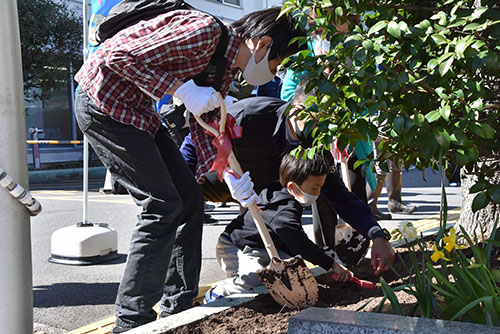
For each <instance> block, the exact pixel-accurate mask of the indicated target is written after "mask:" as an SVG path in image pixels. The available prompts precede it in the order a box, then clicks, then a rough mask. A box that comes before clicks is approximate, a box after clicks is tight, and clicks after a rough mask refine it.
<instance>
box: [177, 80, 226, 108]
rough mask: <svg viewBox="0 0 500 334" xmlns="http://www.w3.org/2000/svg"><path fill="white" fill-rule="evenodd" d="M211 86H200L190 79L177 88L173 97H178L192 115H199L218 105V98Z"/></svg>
mask: <svg viewBox="0 0 500 334" xmlns="http://www.w3.org/2000/svg"><path fill="white" fill-rule="evenodd" d="M213 93H215V89H213V88H212V87H202V86H198V85H196V84H195V83H194V80H193V79H191V80H189V81H188V82H186V83H184V84H183V85H182V86H180V87H179V88H177V90H176V91H175V92H174V97H176V98H178V99H180V100H181V101H182V103H184V105H185V106H186V109H187V110H189V111H190V112H191V113H192V114H193V115H196V116H200V115H202V114H205V113H207V112H209V111H210V110H213V109H215V108H217V107H219V100H217V97H216V96H215V95H214V94H213Z"/></svg>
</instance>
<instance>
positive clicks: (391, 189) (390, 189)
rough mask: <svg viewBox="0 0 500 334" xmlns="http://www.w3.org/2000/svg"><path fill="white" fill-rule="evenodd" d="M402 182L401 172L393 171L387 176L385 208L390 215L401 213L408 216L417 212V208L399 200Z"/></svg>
mask: <svg viewBox="0 0 500 334" xmlns="http://www.w3.org/2000/svg"><path fill="white" fill-rule="evenodd" d="M402 181H403V173H402V172H399V171H395V172H390V173H389V174H388V175H387V180H386V182H387V197H388V198H389V201H388V204H387V208H388V209H389V211H390V212H392V213H403V214H407V215H408V214H412V213H413V212H415V211H417V207H416V206H414V205H407V204H405V203H403V200H402V199H401V188H402V186H403V184H402Z"/></svg>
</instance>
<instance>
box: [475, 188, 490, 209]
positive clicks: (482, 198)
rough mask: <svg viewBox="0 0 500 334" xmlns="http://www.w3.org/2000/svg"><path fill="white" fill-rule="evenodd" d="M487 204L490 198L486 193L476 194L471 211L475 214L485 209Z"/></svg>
mask: <svg viewBox="0 0 500 334" xmlns="http://www.w3.org/2000/svg"><path fill="white" fill-rule="evenodd" d="M489 202H490V197H489V196H488V194H487V193H486V192H480V193H478V194H477V195H476V196H475V197H474V200H473V201H472V211H473V212H477V211H478V210H480V209H483V208H485V207H486V206H487V205H488V203H489Z"/></svg>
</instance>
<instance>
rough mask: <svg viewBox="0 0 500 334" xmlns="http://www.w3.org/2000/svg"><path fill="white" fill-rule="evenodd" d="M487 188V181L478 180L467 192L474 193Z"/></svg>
mask: <svg viewBox="0 0 500 334" xmlns="http://www.w3.org/2000/svg"><path fill="white" fill-rule="evenodd" d="M487 188H488V183H487V182H484V181H479V182H477V183H476V184H475V185H473V186H472V187H470V190H469V192H470V193H471V194H475V193H478V192H480V191H483V190H486V189H487Z"/></svg>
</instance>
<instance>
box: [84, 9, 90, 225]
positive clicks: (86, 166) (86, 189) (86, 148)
mask: <svg viewBox="0 0 500 334" xmlns="http://www.w3.org/2000/svg"><path fill="white" fill-rule="evenodd" d="M88 29H89V23H88V19H87V0H83V61H85V60H87V56H88V52H89V49H88V40H89V39H88V34H89V30H88ZM88 195H89V141H88V139H87V136H85V134H84V135H83V221H82V222H83V223H84V224H85V223H87V222H88V216H87V213H88V208H89V200H88V197H89V196H88Z"/></svg>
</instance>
